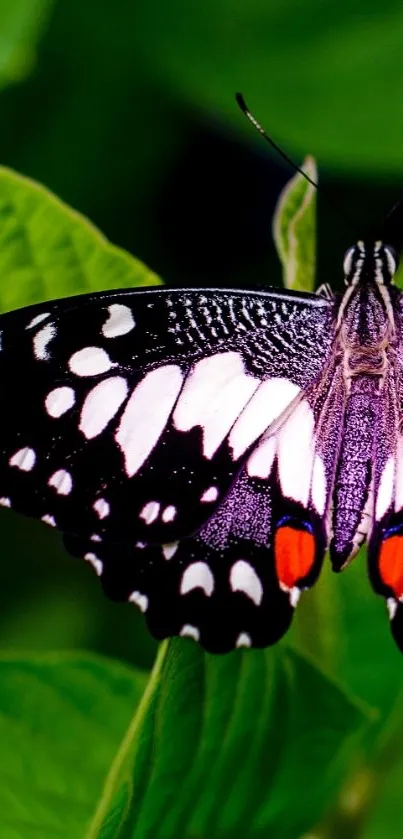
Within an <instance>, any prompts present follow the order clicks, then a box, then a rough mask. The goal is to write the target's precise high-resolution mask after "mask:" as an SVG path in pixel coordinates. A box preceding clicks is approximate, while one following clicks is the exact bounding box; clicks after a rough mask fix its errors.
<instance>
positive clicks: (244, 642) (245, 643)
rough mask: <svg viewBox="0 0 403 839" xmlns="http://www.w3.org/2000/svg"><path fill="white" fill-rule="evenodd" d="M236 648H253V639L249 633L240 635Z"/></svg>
mask: <svg viewBox="0 0 403 839" xmlns="http://www.w3.org/2000/svg"><path fill="white" fill-rule="evenodd" d="M235 646H236V647H251V646H252V638H251V637H250V635H248V633H247V632H241V633H240V634H239V635H238V638H237V639H236V641H235Z"/></svg>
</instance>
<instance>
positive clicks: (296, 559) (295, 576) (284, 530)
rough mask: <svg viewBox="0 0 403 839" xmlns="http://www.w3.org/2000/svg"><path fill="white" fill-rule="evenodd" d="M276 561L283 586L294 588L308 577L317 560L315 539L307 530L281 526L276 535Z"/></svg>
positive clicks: (279, 578)
mask: <svg viewBox="0 0 403 839" xmlns="http://www.w3.org/2000/svg"><path fill="white" fill-rule="evenodd" d="M274 561H275V565H276V571H277V577H278V580H279V582H280V584H281V585H282V586H284V588H287V589H291V588H293V586H295V585H296V584H297V583H298V581H299V580H301V579H302V578H303V577H306V576H307V574H309V572H310V571H311V569H312V566H313V563H314V561H315V539H314V537H313V536H312V533H308V531H307V530H297V529H296V528H295V527H289V526H287V525H284V527H279V528H278V530H276V533H275V535H274Z"/></svg>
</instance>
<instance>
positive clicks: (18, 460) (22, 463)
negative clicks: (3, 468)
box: [8, 446, 36, 472]
mask: <svg viewBox="0 0 403 839" xmlns="http://www.w3.org/2000/svg"><path fill="white" fill-rule="evenodd" d="M35 461H36V454H35V452H34V450H33V449H30V448H29V447H28V446H24V448H23V449H18V451H17V452H15V454H13V455H12V457H10V460H9V461H8V462H9V465H10V466H16V467H17V469H22V471H23V472H30V471H31V469H33V468H34V466H35Z"/></svg>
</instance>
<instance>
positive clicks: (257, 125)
mask: <svg viewBox="0 0 403 839" xmlns="http://www.w3.org/2000/svg"><path fill="white" fill-rule="evenodd" d="M235 99H236V101H237V104H238V106H239V108H240V109H241V111H242V113H243V114H244V115H245V116H246V118H247V119H248V120H249V122H251V123H252V125H253V127H254V128H256V131H258V132H259V134H261V135H262V137H263V138H264V139H265V140H266V143H269V145H270V146H271V147H272V148H273V149H275V151H276V152H277V154H279V155H280V157H282V158H283V160H285V161H286V163H288V164H289V166H291V167H292V169H294V170H295V171H296V172H299V174H300V175H302V176H303V177H304V178H305V180H307V181H308V183H310V184H311V185H312V186H314V187H315V189H318V184H317V183H316V182H315V181H313V180H312V178H310V177H309V175H307V174H306V172H304V170H303V169H301V168H300V166H297V164H296V163H294V161H293V160H291V158H290V157H288V154H286V153H285V152H284V151H283V149H282V148H280V146H278V145H277V143H275V142H274V140H272V138H271V137H270V136H269V134H267V132H266V131H265V130H264V128H263V126H261V125H260V122H258V121H257V119H256V117H254V116H253V114H252V112H251V111H250V110H249V108H248V106H247V104H246V102H245V99H244V98H243V96H242V93H236V94H235Z"/></svg>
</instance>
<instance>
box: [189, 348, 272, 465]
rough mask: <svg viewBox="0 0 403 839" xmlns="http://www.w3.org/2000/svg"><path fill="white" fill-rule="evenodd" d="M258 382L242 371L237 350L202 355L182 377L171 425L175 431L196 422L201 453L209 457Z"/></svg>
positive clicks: (242, 366)
mask: <svg viewBox="0 0 403 839" xmlns="http://www.w3.org/2000/svg"><path fill="white" fill-rule="evenodd" d="M259 384H260V382H259V379H255V378H253V376H248V375H247V374H246V373H245V371H244V365H243V362H242V359H241V357H240V355H239V353H237V352H225V353H217V354H216V355H212V356H210V357H209V358H204V359H203V360H202V361H199V362H198V363H197V364H196V365H195V367H194V370H193V371H192V373H191V374H190V375H189V376H188V378H187V380H186V383H185V387H184V388H183V392H182V393H181V396H180V398H179V400H178V404H177V406H176V408H175V411H174V414H173V422H174V425H175V427H176V428H177V429H178V431H190V429H191V428H193V427H194V426H200V427H201V428H202V430H203V451H204V455H205V457H207V458H212V457H213V455H214V453H215V452H216V451H217V449H218V447H219V446H220V445H221V443H222V441H223V440H224V439H225V437H226V436H227V434H228V432H229V431H230V429H231V428H232V426H233V424H234V422H235V421H236V419H237V417H238V416H239V414H240V413H241V411H242V409H243V408H244V406H245V405H246V404H247V402H248V401H249V399H250V398H251V396H252V394H253V393H254V391H255V390H256V388H258V387H259Z"/></svg>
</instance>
